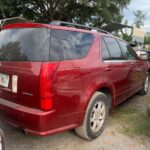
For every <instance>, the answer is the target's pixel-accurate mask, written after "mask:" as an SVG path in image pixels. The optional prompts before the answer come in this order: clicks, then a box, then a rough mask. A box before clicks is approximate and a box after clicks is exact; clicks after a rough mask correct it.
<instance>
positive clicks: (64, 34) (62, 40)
mask: <svg viewBox="0 0 150 150" xmlns="http://www.w3.org/2000/svg"><path fill="white" fill-rule="evenodd" d="M93 40H94V36H93V35H92V34H90V33H82V32H74V31H65V30H51V45H50V60H56V61H57V60H69V59H70V60H71V59H80V58H84V57H85V56H86V54H87V53H88V51H89V49H90V47H91V46H92V43H93Z"/></svg>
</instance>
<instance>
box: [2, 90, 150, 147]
mask: <svg viewBox="0 0 150 150" xmlns="http://www.w3.org/2000/svg"><path fill="white" fill-rule="evenodd" d="M149 96H150V92H149V94H148V95H147V96H145V97H141V96H137V95H135V96H134V97H132V98H131V99H130V100H128V101H127V102H126V103H125V104H123V106H122V105H121V106H118V107H128V106H131V105H141V103H142V107H144V106H146V105H147V103H146V102H147V98H149ZM0 127H1V128H2V129H3V130H4V133H5V136H6V145H7V150H135V149H136V150H150V144H149V143H150V140H149V139H146V140H144V141H142V142H141V141H139V140H137V139H136V138H132V137H128V136H127V135H124V134H123V133H120V130H119V125H118V124H117V122H116V124H109V123H108V125H107V127H106V129H105V130H104V132H103V134H102V135H101V136H100V137H99V138H98V139H96V140H94V141H92V142H89V141H85V140H83V139H81V138H79V137H78V136H76V135H75V133H74V131H69V132H65V133H61V134H57V135H52V136H48V137H36V136H32V135H25V134H24V133H23V132H21V130H20V129H15V128H13V127H11V126H8V125H6V124H4V123H2V122H0Z"/></svg>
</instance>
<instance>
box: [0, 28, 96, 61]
mask: <svg viewBox="0 0 150 150" xmlns="http://www.w3.org/2000/svg"><path fill="white" fill-rule="evenodd" d="M93 39H94V37H93V35H92V34H90V33H81V32H73V31H64V30H50V29H46V28H20V29H8V30H2V31H1V32H0V61H33V62H34V61H59V60H69V59H79V58H83V57H85V56H86V55H87V53H88V51H89V49H90V47H91V45H92V43H93Z"/></svg>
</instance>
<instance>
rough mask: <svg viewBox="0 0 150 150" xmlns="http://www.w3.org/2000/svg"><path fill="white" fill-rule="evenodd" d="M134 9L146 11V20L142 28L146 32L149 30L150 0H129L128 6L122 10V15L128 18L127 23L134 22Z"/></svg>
mask: <svg viewBox="0 0 150 150" xmlns="http://www.w3.org/2000/svg"><path fill="white" fill-rule="evenodd" d="M135 10H142V11H143V12H144V13H146V20H145V25H144V27H143V29H144V31H146V32H150V0H131V3H130V5H129V6H128V8H127V9H125V10H124V17H125V19H127V20H128V22H129V25H132V24H133V22H134V15H133V11H135Z"/></svg>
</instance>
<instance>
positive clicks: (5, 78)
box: [0, 73, 9, 87]
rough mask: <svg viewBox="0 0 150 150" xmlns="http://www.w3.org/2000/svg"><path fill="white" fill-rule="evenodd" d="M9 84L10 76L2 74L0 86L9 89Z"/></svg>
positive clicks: (0, 75) (0, 74)
mask: <svg viewBox="0 0 150 150" xmlns="http://www.w3.org/2000/svg"><path fill="white" fill-rule="evenodd" d="M8 84H9V75H6V74H3V73H0V85H1V86H3V87H8Z"/></svg>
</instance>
